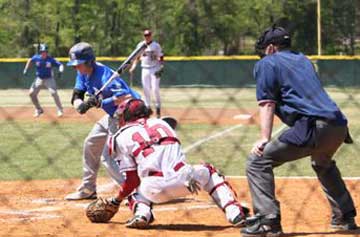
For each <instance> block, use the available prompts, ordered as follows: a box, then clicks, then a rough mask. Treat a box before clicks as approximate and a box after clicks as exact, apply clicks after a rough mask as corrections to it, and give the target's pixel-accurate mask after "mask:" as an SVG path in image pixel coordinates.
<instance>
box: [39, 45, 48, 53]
mask: <svg viewBox="0 0 360 237" xmlns="http://www.w3.org/2000/svg"><path fill="white" fill-rule="evenodd" d="M47 51H48V46H47V45H46V44H39V53H41V52H47Z"/></svg>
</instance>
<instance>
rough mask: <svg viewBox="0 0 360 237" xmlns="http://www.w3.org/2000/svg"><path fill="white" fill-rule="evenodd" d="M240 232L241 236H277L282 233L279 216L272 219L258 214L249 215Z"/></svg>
mask: <svg viewBox="0 0 360 237" xmlns="http://www.w3.org/2000/svg"><path fill="white" fill-rule="evenodd" d="M240 233H241V235H242V236H243V237H279V236H281V235H282V234H283V232H282V228H281V224H280V217H276V218H272V219H268V218H265V216H259V215H257V216H254V217H250V218H248V219H247V220H246V227H245V228H244V229H242V230H241V231H240Z"/></svg>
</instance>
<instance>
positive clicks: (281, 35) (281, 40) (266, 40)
mask: <svg viewBox="0 0 360 237" xmlns="http://www.w3.org/2000/svg"><path fill="white" fill-rule="evenodd" d="M270 44H274V45H279V46H282V47H290V46H291V38H290V34H289V32H287V31H286V30H285V29H284V28H282V27H278V26H275V25H273V26H272V27H269V28H267V29H266V30H265V31H264V32H263V33H262V34H261V36H260V37H259V38H258V40H257V41H256V43H255V51H256V52H257V53H258V54H259V55H260V56H264V52H263V51H264V50H265V49H266V47H267V46H268V45H270Z"/></svg>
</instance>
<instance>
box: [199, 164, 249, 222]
mask: <svg viewBox="0 0 360 237" xmlns="http://www.w3.org/2000/svg"><path fill="white" fill-rule="evenodd" d="M203 166H204V167H205V168H206V169H207V172H208V173H209V176H210V177H209V180H208V182H207V184H206V185H205V186H204V190H205V191H207V192H208V193H209V195H210V196H211V197H212V199H213V200H214V202H215V203H216V205H217V206H218V207H220V208H221V209H222V210H223V211H224V212H225V213H226V217H227V219H228V220H229V221H232V220H233V219H234V218H236V216H238V215H239V214H240V215H243V216H245V213H244V211H243V209H242V207H241V205H240V203H239V202H238V200H237V195H236V192H235V191H234V190H233V188H232V187H231V185H230V184H229V183H228V182H227V181H226V180H225V178H224V176H222V175H221V174H220V173H219V171H218V170H217V169H216V168H215V167H214V166H213V165H211V164H204V165H203Z"/></svg>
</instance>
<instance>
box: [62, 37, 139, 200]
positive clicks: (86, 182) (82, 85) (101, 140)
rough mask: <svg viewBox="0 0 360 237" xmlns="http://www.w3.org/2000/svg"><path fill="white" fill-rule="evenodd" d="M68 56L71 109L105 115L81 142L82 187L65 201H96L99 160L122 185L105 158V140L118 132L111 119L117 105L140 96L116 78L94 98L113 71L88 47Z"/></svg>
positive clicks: (115, 169) (77, 46) (114, 166)
mask: <svg viewBox="0 0 360 237" xmlns="http://www.w3.org/2000/svg"><path fill="white" fill-rule="evenodd" d="M69 56H70V61H69V62H68V63H67V65H68V66H73V67H74V68H75V69H76V70H77V76H76V82H75V87H74V90H73V96H72V99H71V103H72V104H73V106H74V108H75V109H76V110H77V111H78V112H79V113H80V114H84V113H86V112H87V111H88V110H89V109H91V108H93V107H96V108H101V109H103V110H104V111H105V112H106V115H104V116H103V117H102V118H101V119H100V120H99V121H97V122H96V124H95V125H94V127H93V128H92V130H91V131H90V133H89V134H88V136H87V137H86V139H85V141H84V148H83V172H84V173H83V180H82V184H81V185H80V186H79V187H78V189H77V191H76V192H74V193H71V194H69V195H67V196H66V197H65V199H66V200H81V199H95V198H96V197H97V194H96V177H97V172H98V170H99V168H100V160H101V161H102V163H103V164H104V166H105V167H106V170H107V172H108V173H109V175H110V176H111V177H112V178H113V179H114V180H115V181H116V182H117V183H119V184H120V183H121V182H122V181H123V177H122V176H121V173H120V172H119V166H118V165H117V164H116V162H115V160H114V159H112V158H111V157H110V156H109V154H108V148H107V145H106V139H107V137H108V135H109V134H114V133H115V132H116V131H117V129H118V122H117V119H116V118H114V117H113V115H114V113H115V111H116V109H117V105H118V104H119V103H121V102H122V101H124V100H125V99H129V98H140V96H139V94H137V93H136V92H135V91H133V90H131V89H130V88H129V87H128V85H127V84H126V83H125V82H124V81H123V80H122V79H121V78H119V77H118V78H116V79H115V80H114V81H112V82H111V83H110V84H109V86H107V87H106V88H105V89H104V90H103V91H102V93H101V95H100V96H99V97H96V96H95V93H96V92H97V91H98V90H99V89H100V88H101V87H102V86H103V85H104V84H105V83H106V82H107V81H108V79H109V78H110V77H111V75H112V74H113V72H114V71H113V70H111V69H110V68H109V67H107V66H105V65H103V64H101V63H99V62H96V60H95V59H96V58H95V54H94V51H93V49H92V47H91V45H90V44H88V43H85V42H80V43H78V44H75V45H74V46H73V47H72V48H71V49H70V51H69ZM85 93H87V94H88V95H89V98H88V99H86V100H84V95H85Z"/></svg>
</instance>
